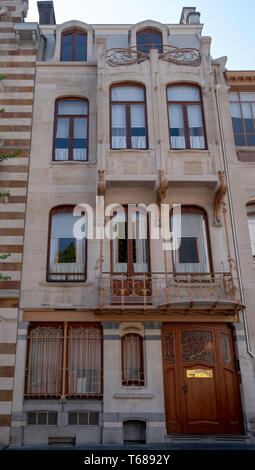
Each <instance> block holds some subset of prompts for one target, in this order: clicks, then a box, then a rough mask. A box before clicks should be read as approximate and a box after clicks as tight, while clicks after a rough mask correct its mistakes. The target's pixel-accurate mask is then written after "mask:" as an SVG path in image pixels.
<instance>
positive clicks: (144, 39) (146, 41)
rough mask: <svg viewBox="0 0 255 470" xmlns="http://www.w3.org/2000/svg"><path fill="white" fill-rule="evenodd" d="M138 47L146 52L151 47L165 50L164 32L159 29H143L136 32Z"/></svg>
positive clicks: (160, 50) (161, 50)
mask: <svg viewBox="0 0 255 470" xmlns="http://www.w3.org/2000/svg"><path fill="white" fill-rule="evenodd" d="M136 42H137V49H138V51H140V52H143V53H144V54H147V53H148V52H150V50H151V49H158V51H159V52H163V45H162V33H161V32H160V31H158V30H157V29H143V30H142V31H139V32H138V33H137V34H136Z"/></svg>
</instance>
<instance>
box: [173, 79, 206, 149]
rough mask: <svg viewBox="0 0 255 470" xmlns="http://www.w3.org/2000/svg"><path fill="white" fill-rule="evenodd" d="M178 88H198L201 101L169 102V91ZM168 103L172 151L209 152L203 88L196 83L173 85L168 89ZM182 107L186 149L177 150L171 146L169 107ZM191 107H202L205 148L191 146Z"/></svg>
mask: <svg viewBox="0 0 255 470" xmlns="http://www.w3.org/2000/svg"><path fill="white" fill-rule="evenodd" d="M176 86H178V87H179V86H183V87H185V86H186V87H193V88H197V89H198V90H199V96H200V100H199V101H169V100H168V93H167V91H168V89H169V88H172V87H176ZM166 101H167V116H168V129H169V143H170V149H171V150H175V151H178V150H180V151H183V150H192V151H193V152H196V151H197V150H207V149H208V146H207V138H206V128H205V116H204V106H203V98H202V93H201V88H200V86H199V85H196V84H194V83H172V84H169V85H167V87H166ZM175 104H176V105H181V106H182V116H183V124H184V140H185V147H183V148H175V147H172V146H171V128H170V113H169V105H175ZM189 105H196V106H198V105H199V106H200V109H201V115H202V124H203V137H204V143H205V145H204V148H197V149H196V148H191V146H190V133H189V120H188V111H187V106H189Z"/></svg>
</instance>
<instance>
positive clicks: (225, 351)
mask: <svg viewBox="0 0 255 470" xmlns="http://www.w3.org/2000/svg"><path fill="white" fill-rule="evenodd" d="M220 339H221V351H222V361H223V362H224V364H230V363H231V362H232V351H231V343H230V337H229V335H227V334H226V333H222V334H221V335H220Z"/></svg>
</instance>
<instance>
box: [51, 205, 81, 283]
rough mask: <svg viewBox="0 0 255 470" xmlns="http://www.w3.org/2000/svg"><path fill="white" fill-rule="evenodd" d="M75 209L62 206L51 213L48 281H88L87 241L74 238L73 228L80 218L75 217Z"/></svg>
mask: <svg viewBox="0 0 255 470" xmlns="http://www.w3.org/2000/svg"><path fill="white" fill-rule="evenodd" d="M73 209H74V207H73V206H66V207H62V206H61V207H57V208H55V209H53V210H52V211H51V213H50V225H49V246H48V263H47V280H48V281H55V282H56V281H58V282H59V281H61V282H63V281H67V282H82V281H85V280H86V240H85V239H82V240H78V239H76V238H74V234H73V227H74V224H75V222H77V221H78V220H80V216H73ZM84 222H85V218H84Z"/></svg>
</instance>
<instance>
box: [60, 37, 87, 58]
mask: <svg viewBox="0 0 255 470" xmlns="http://www.w3.org/2000/svg"><path fill="white" fill-rule="evenodd" d="M86 60H87V33H86V32H85V31H80V30H78V29H74V30H72V31H70V30H69V31H66V32H64V33H63V34H62V39H61V62H67V61H73V62H85V61H86Z"/></svg>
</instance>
